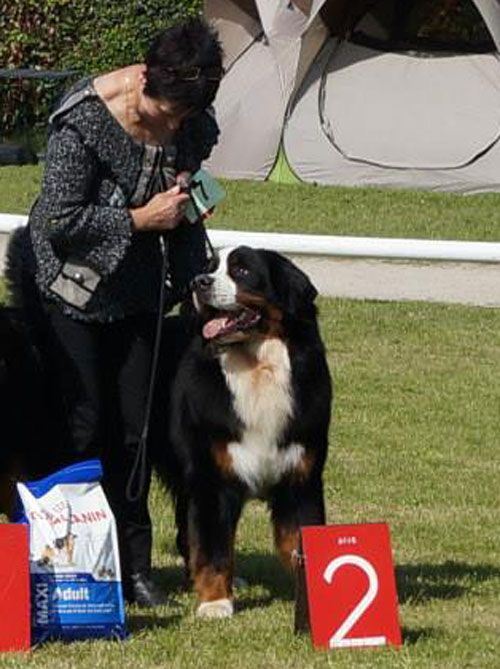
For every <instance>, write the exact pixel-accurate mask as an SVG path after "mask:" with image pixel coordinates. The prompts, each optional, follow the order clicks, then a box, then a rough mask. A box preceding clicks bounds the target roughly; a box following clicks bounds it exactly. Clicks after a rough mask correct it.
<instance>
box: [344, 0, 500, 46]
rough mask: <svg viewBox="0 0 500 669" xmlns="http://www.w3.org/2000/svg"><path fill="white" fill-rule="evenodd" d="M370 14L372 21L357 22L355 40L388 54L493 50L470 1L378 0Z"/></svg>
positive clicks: (488, 34) (481, 20) (482, 23)
mask: <svg viewBox="0 0 500 669" xmlns="http://www.w3.org/2000/svg"><path fill="white" fill-rule="evenodd" d="M370 14H371V17H370V18H371V19H372V22H370V21H366V20H362V21H361V22H360V23H358V26H357V27H356V29H355V31H354V33H353V39H354V41H359V42H362V43H365V44H366V43H367V44H368V45H370V46H374V47H375V48H379V49H386V50H391V51H393V50H399V51H409V50H418V51H440V50H446V51H454V52H464V53H475V52H490V51H496V49H495V45H494V42H493V40H492V38H491V35H490V33H489V31H488V28H487V27H486V25H485V23H484V20H483V18H482V16H481V14H480V13H479V11H478V10H477V8H476V6H475V5H474V3H473V2H472V1H471V0H379V1H378V2H375V3H374V5H373V6H372V8H371V11H370ZM373 25H376V26H377V30H376V31H372V29H371V28H372V26H373Z"/></svg>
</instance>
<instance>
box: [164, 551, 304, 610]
mask: <svg viewBox="0 0 500 669" xmlns="http://www.w3.org/2000/svg"><path fill="white" fill-rule="evenodd" d="M235 575H236V578H241V579H243V580H244V581H245V582H246V585H244V586H239V587H238V586H236V587H235V599H236V601H237V607H238V610H239V611H242V610H245V609H252V608H262V607H264V606H267V605H269V604H271V603H272V602H273V601H275V600H276V599H278V600H281V601H291V600H293V598H294V584H293V579H292V578H291V576H290V575H289V574H287V572H286V571H285V569H284V568H283V567H282V565H281V563H280V562H279V560H278V558H276V557H275V556H274V555H272V554H269V553H237V555H236V573H235ZM153 578H154V580H155V582H156V583H157V584H158V586H159V587H160V589H161V590H162V591H163V592H165V593H166V594H167V595H168V593H175V592H180V591H189V590H190V587H191V586H190V585H189V583H188V581H187V578H186V574H185V571H184V568H183V567H182V566H180V565H174V566H169V567H160V568H156V569H153ZM253 587H258V588H259V592H258V593H255V592H253V593H252V592H249V589H250V588H253Z"/></svg>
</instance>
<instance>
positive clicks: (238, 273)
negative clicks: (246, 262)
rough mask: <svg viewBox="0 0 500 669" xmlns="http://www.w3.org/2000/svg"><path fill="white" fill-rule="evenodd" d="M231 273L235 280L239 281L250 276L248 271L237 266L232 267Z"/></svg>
mask: <svg viewBox="0 0 500 669" xmlns="http://www.w3.org/2000/svg"><path fill="white" fill-rule="evenodd" d="M232 273H233V276H234V277H235V278H240V279H241V278H244V277H246V276H248V275H249V274H250V270H248V269H247V268H246V267H241V266H238V265H237V266H236V267H233V270H232Z"/></svg>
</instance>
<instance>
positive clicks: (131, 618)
mask: <svg viewBox="0 0 500 669" xmlns="http://www.w3.org/2000/svg"><path fill="white" fill-rule="evenodd" d="M181 617H182V616H181V614H180V613H171V612H167V613H166V614H165V615H162V614H160V613H153V612H151V611H149V612H147V613H142V612H136V611H132V612H129V613H128V614H127V630H128V631H129V632H130V633H131V634H133V633H134V632H140V631H141V630H151V629H158V628H161V629H168V628H170V627H173V626H174V625H175V624H176V623H178V622H179V620H180V619H181Z"/></svg>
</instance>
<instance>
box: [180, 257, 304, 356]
mask: <svg viewBox="0 0 500 669" xmlns="http://www.w3.org/2000/svg"><path fill="white" fill-rule="evenodd" d="M192 289H193V300H194V304H195V307H196V309H197V311H198V313H199V314H200V315H201V317H202V319H203V321H204V327H203V336H204V337H205V339H207V340H212V341H218V342H223V343H233V342H238V341H244V340H246V339H248V338H249V337H251V336H252V335H254V334H255V333H262V334H269V333H273V332H276V333H281V334H282V333H283V331H284V329H285V328H286V327H287V323H290V322H292V321H304V320H315V318H316V309H315V306H314V299H315V297H316V295H317V292H316V289H315V288H314V286H313V285H312V283H311V282H310V280H309V279H308V277H307V276H306V275H305V274H304V272H302V271H301V270H300V269H299V268H298V267H296V266H295V265H294V264H293V263H292V262H291V261H290V260H288V259H287V258H285V257H283V256H282V255H280V254H279V253H276V252H274V251H267V250H264V249H251V248H249V247H248V246H238V247H237V248H232V249H224V250H222V251H221V253H220V256H219V264H218V267H217V269H216V270H215V271H213V272H210V273H207V274H201V275H199V276H197V277H196V278H195V279H194V281H193V282H192Z"/></svg>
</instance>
